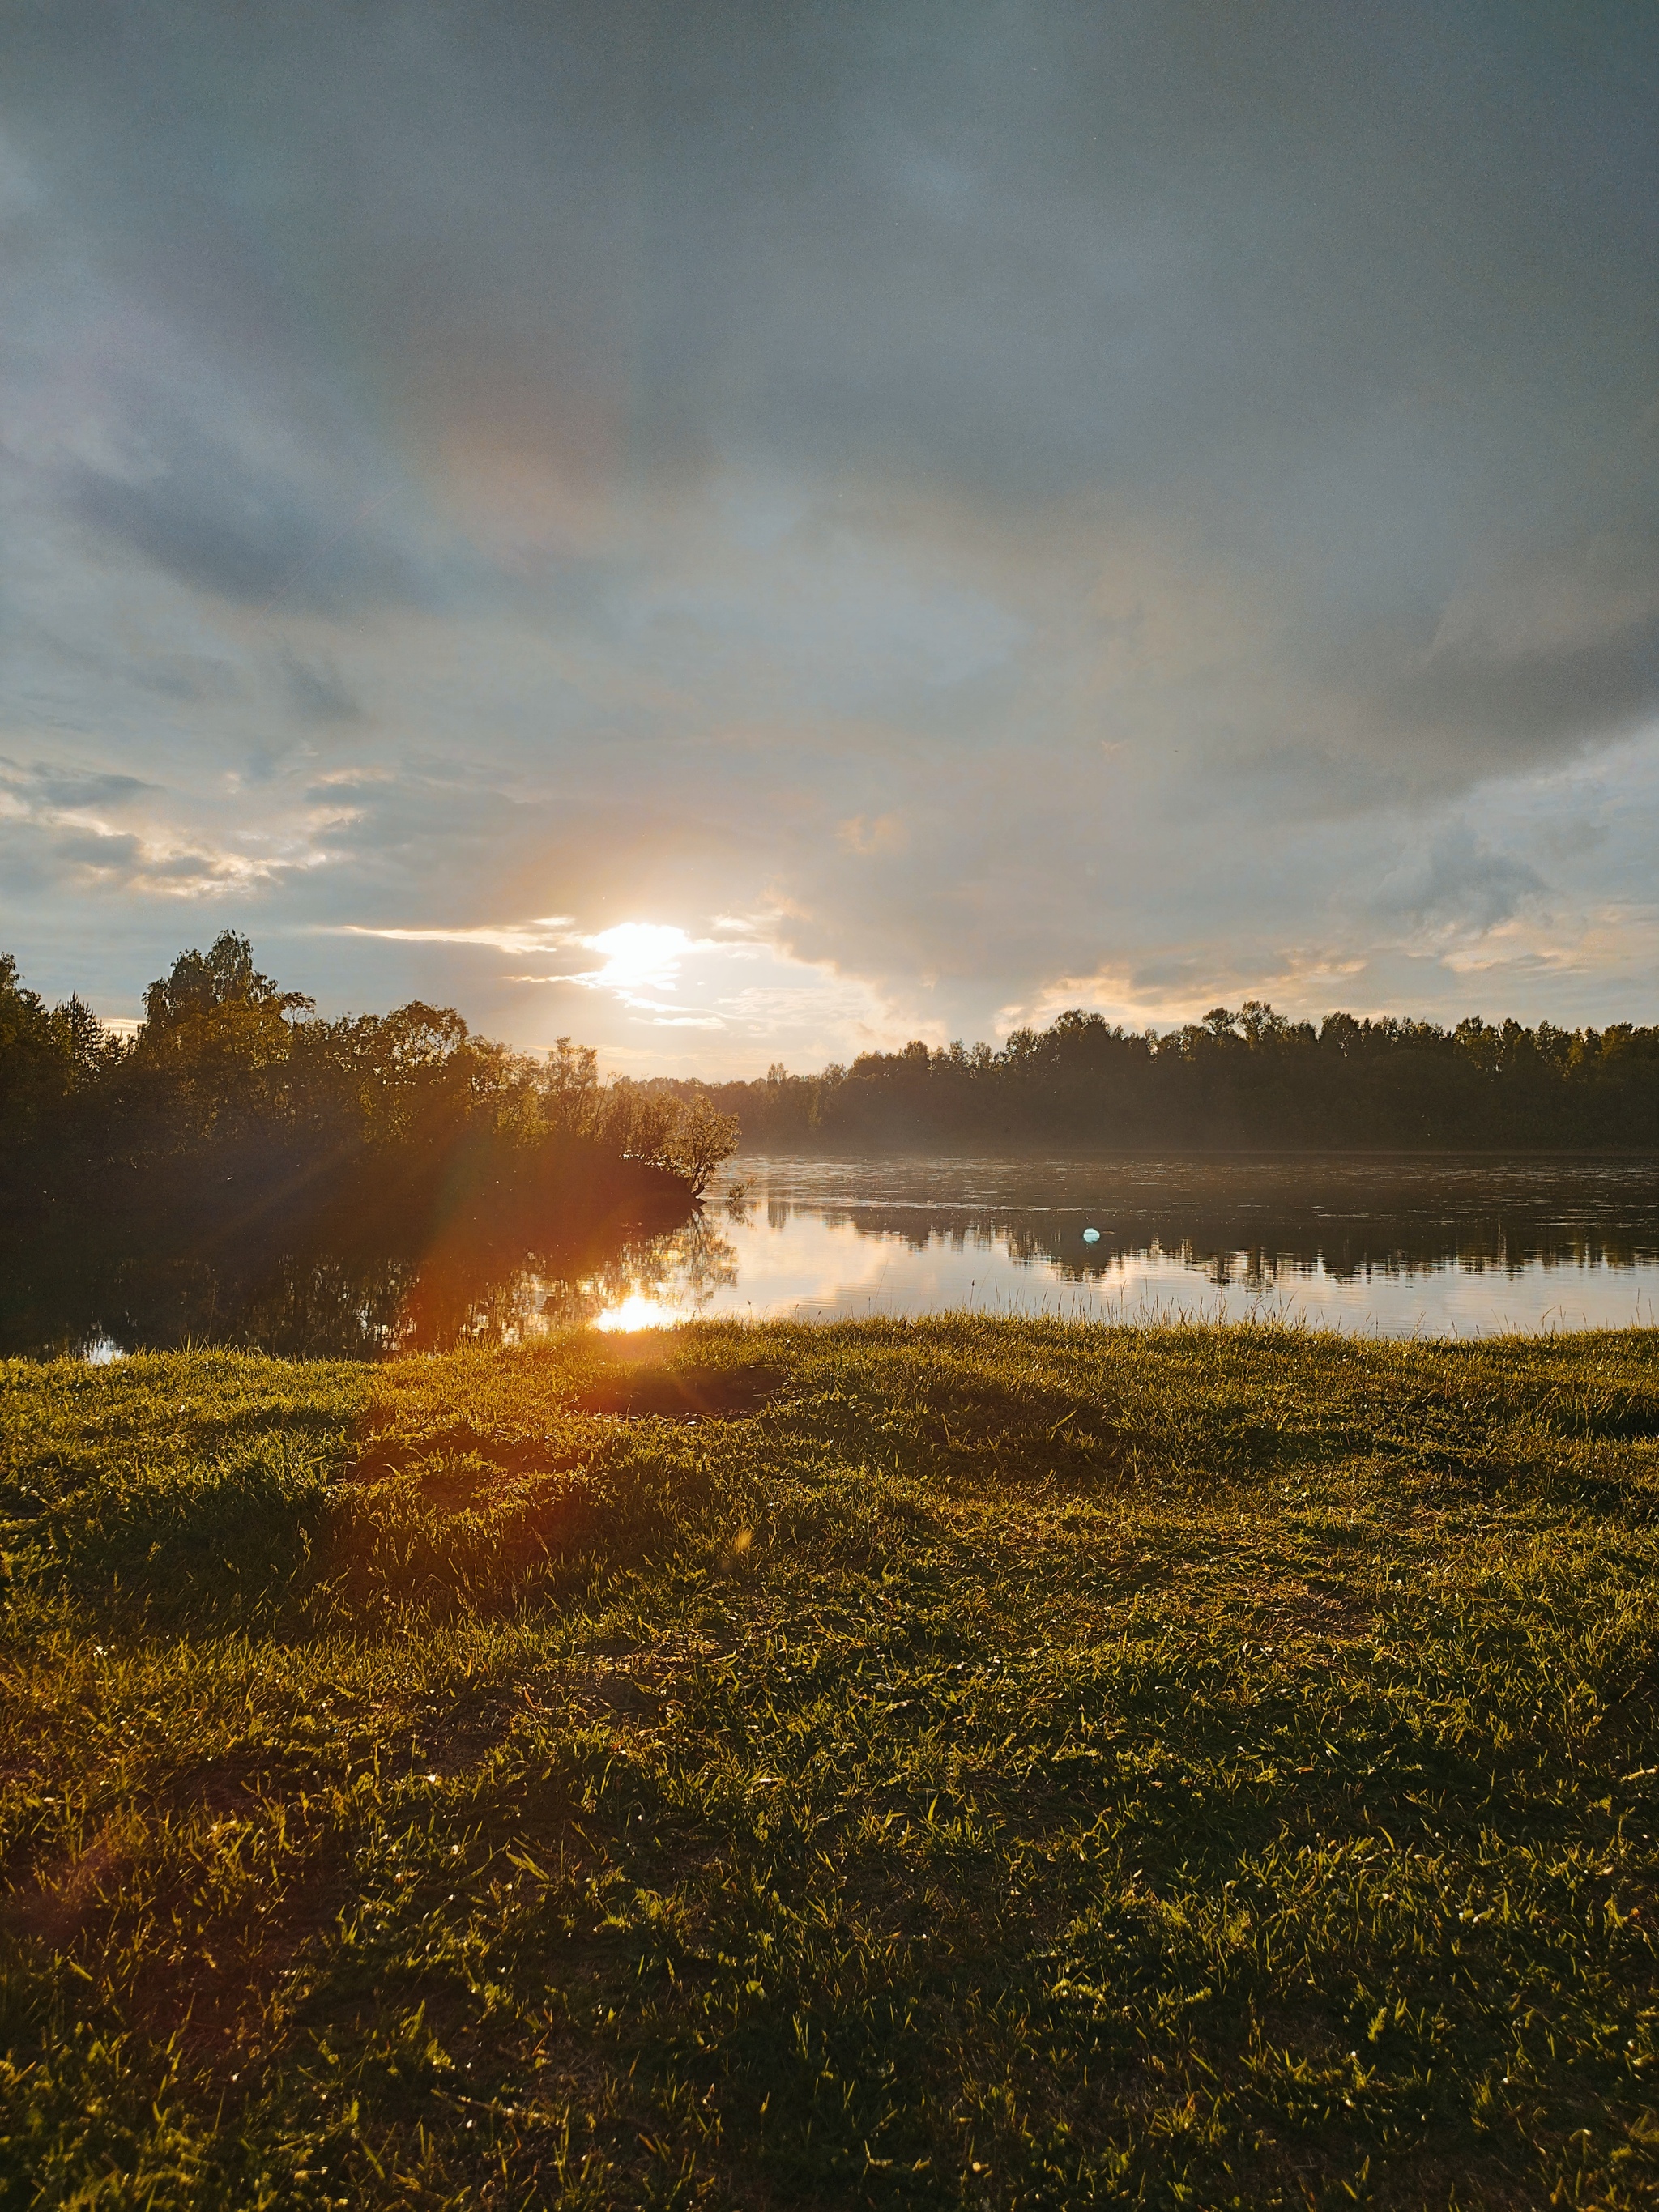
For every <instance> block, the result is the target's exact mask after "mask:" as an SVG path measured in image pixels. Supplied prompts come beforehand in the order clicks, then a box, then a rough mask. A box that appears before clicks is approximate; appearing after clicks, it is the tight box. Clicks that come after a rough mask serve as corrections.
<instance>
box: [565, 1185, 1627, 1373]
mask: <svg viewBox="0 0 1659 2212" xmlns="http://www.w3.org/2000/svg"><path fill="white" fill-rule="evenodd" d="M722 1191H723V1192H726V1193H731V1194H732V1195H731V1196H730V1197H725V1198H723V1197H722V1193H716V1194H714V1200H713V1202H712V1204H711V1207H710V1209H709V1212H710V1225H709V1231H710V1233H709V1236H708V1237H707V1238H706V1239H705V1241H704V1243H703V1245H702V1249H700V1251H699V1253H698V1254H697V1255H696V1267H695V1268H688V1269H686V1270H684V1272H683V1273H676V1272H675V1270H674V1269H673V1268H672V1267H670V1268H669V1269H667V1270H666V1271H665V1272H664V1271H661V1270H660V1269H659V1273H658V1275H657V1278H656V1279H654V1280H651V1279H647V1278H645V1277H644V1276H642V1277H641V1279H640V1281H639V1282H638V1283H637V1284H635V1285H632V1286H630V1289H629V1291H628V1293H627V1294H626V1295H625V1296H624V1297H623V1298H621V1299H620V1300H617V1299H614V1298H613V1299H612V1300H611V1303H610V1304H609V1306H608V1308H607V1310H606V1312H605V1314H604V1315H603V1316H600V1317H599V1318H600V1325H601V1326H611V1327H626V1326H629V1325H635V1326H637V1325H640V1324H641V1323H643V1322H647V1321H652V1320H672V1319H677V1318H679V1317H682V1316H686V1315H689V1314H691V1313H701V1314H706V1315H711V1316H713V1315H723V1314H744V1313H752V1314H755V1315H757V1316H762V1315H777V1316H793V1317H798V1318H801V1319H808V1318H811V1319H815V1320H817V1319H838V1318H842V1317H848V1316H858V1315H865V1314H886V1315H912V1314H923V1313H934V1312H939V1311H941V1310H950V1309H962V1308H966V1309H969V1310H974V1311H979V1312H986V1313H1012V1314H1052V1315H1059V1316H1066V1317H1075V1318H1079V1319H1093V1320H1105V1319H1113V1320H1119V1319H1121V1320H1138V1319H1146V1318H1152V1317H1160V1316H1161V1317H1170V1316H1179V1315H1202V1316H1212V1317H1225V1318H1227V1319H1230V1320H1238V1319H1243V1318H1244V1317H1246V1316H1250V1315H1258V1316H1259V1315H1261V1314H1264V1313H1273V1314H1280V1315H1283V1316H1286V1317H1291V1318H1295V1319H1297V1320H1299V1321H1303V1322H1307V1323H1309V1324H1311V1325H1315V1326H1318V1327H1323V1328H1343V1329H1350V1330H1359V1331H1363V1332H1368V1333H1381V1334H1425V1335H1431V1336H1442V1335H1446V1336H1449V1335H1470V1334H1490V1333H1492V1332H1495V1331H1499V1330H1506V1329H1525V1330H1541V1329H1559V1328H1599V1327H1624V1326H1627V1325H1629V1324H1630V1323H1632V1322H1641V1323H1645V1324H1651V1323H1652V1322H1654V1321H1655V1320H1656V1318H1659V1161H1652V1160H1644V1161H1628V1160H1621V1161H1617V1162H1607V1163H1596V1164H1583V1163H1577V1162H1573V1163H1566V1162H1559V1161H1553V1160H1538V1159H1530V1160H1527V1159H1520V1160H1510V1161H1493V1160H1492V1159H1490V1158H1482V1159H1478V1160H1462V1161H1459V1160H1445V1159H1440V1160H1424V1159H1400V1158H1396V1159H1387V1160H1378V1159H1376V1158H1325V1159H1313V1160H1310V1159H1307V1158H1283V1157H1280V1158H1259V1159H1240V1158H1230V1159H1216V1160H1207V1161H1152V1160H1130V1161H1121V1162H1116V1163H1103V1162H1101V1161H1099V1160H1085V1161H1079V1160H1066V1159H1051V1160H1009V1159H954V1158H953V1159H944V1158H891V1157H888V1158H877V1159H835V1160H811V1159H792V1158H747V1159H745V1158H738V1159H737V1160H735V1161H734V1162H732V1164H731V1172H730V1173H729V1175H728V1176H727V1178H726V1182H725V1184H724V1185H723V1186H722ZM1091 1230H1093V1231H1095V1232H1096V1234H1095V1235H1094V1236H1093V1237H1090V1236H1089V1235H1088V1233H1087V1232H1088V1231H1091ZM716 1248H719V1249H718V1250H717V1249H716Z"/></svg>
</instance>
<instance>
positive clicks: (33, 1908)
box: [0, 1830, 127, 1951]
mask: <svg viewBox="0 0 1659 2212" xmlns="http://www.w3.org/2000/svg"><path fill="white" fill-rule="evenodd" d="M126 1865H127V1855H126V1853H125V1850H123V1849H122V1848H121V1847H120V1846H119V1845H118V1844H117V1842H116V1841H115V1839H114V1838H112V1836H111V1835H110V1833H109V1832H108V1831H107V1830H106V1831H105V1832H103V1833H101V1834H100V1835H99V1836H98V1837H96V1838H94V1841H93V1842H92V1843H91V1844H88V1847H87V1849H86V1850H83V1851H80V1852H77V1853H76V1854H74V1855H72V1856H70V1857H64V1858H60V1859H59V1860H58V1862H57V1863H55V1864H53V1865H51V1866H48V1867H46V1868H43V1869H41V1870H40V1872H39V1873H38V1874H37V1875H35V1877H34V1879H33V1881H31V1882H29V1883H28V1884H27V1885H26V1886H25V1887H22V1888H21V1889H16V1890H14V1891H13V1892H12V1893H11V1895H10V1896H9V1898H8V1899H6V1901H5V1903H4V1905H0V1927H3V1929H5V1932H6V1933H7V1934H8V1935H9V1936H17V1937H21V1938H22V1939H23V1940H24V1941H26V1942H36V1943H43V1944H45V1945H46V1948H48V1949H49V1950H52V1951H69V1950H72V1949H73V1948H74V1947H75V1945H76V1943H78V1942H80V1940H81V1938H82V1936H84V1935H85V1933H86V1931H87V1929H88V1926H89V1925H90V1923H91V1922H92V1920H93V1917H94V1914H95V1913H96V1911H97V1909H98V1906H99V1905H100V1901H101V1899H102V1894H103V1892H104V1890H105V1888H106V1886H108V1887H113V1886H115V1885H117V1884H118V1882H119V1881H120V1878H121V1876H122V1874H123V1873H124V1872H125V1868H126Z"/></svg>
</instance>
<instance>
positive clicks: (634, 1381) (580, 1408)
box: [570, 1367, 789, 1421]
mask: <svg viewBox="0 0 1659 2212" xmlns="http://www.w3.org/2000/svg"><path fill="white" fill-rule="evenodd" d="M788 1379H789V1377H788V1375H787V1372H786V1370H784V1369H782V1368H781V1367H714V1368H707V1369H696V1368H678V1367H663V1368H654V1369H653V1368H648V1367H647V1368H622V1369H619V1370H617V1373H615V1374H614V1375H605V1376H596V1377H595V1378H594V1380H593V1381H592V1382H591V1383H587V1384H586V1386H585V1387H584V1388H583V1389H580V1390H579V1391H578V1392H577V1394H576V1395H575V1396H574V1398H573V1399H572V1400H571V1403H570V1410H571V1412H572V1413H588V1414H597V1415H600V1416H603V1417H604V1418H605V1419H616V1420H635V1421H637V1420H644V1419H652V1420H666V1421H731V1420H740V1419H743V1418H744V1416H745V1415H747V1414H750V1413H758V1412H759V1411H760V1409H761V1408H762V1407H763V1406H768V1405H770V1404H771V1402H772V1401H773V1400H774V1399H775V1398H776V1397H778V1396H779V1395H781V1392H782V1390H783V1388H784V1385H785V1383H787V1381H788Z"/></svg>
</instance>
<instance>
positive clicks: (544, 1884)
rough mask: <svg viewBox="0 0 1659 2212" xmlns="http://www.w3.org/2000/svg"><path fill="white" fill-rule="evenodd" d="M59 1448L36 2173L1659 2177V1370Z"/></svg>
mask: <svg viewBox="0 0 1659 2212" xmlns="http://www.w3.org/2000/svg"><path fill="white" fill-rule="evenodd" d="M630 1361H631V1362H632V1364H629V1363H630ZM693 1414H695V1415H696V1416H697V1418H695V1419H692V1418H688V1416H690V1415H693ZM0 1435H3V1449H4V1460H3V1469H0V1547H3V1550H4V1553H5V1555H6V1558H5V1574H6V1580H5V1583H4V1584H3V1589H4V1594H5V1600H6V1603H5V1612H4V1618H3V1640H0V1668H3V1676H0V1852H3V1870H0V1886H3V1890H4V1895H3V1901H0V1928H3V1933H0V2051H3V2057H0V2203H3V2204H4V2205H6V2206H7V2207H10V2206H14V2205H15V2206H21V2205H33V2204H43V2205H53V2206H57V2205H70V2204H74V2205H88V2206H90V2205H96V2206H98V2207H100V2208H106V2207H129V2206H131V2207H137V2206H145V2207H151V2208H157V2212H160V2208H165V2207H173V2206H180V2207H182V2206H190V2207H191V2208H195V2207H206V2206H218V2205H224V2206H235V2207H239V2208H240V2207H243V2206H250V2207H251V2206H263V2205H270V2206H276V2205H283V2206H286V2205H290V2204H292V2205H316V2206H321V2205H324V2204H334V2205H338V2206H342V2207H344V2206H350V2207H356V2206H360V2205H362V2206H371V2207H374V2206H392V2205H396V2206H398V2207H422V2208H424V2207H436V2206H441V2205H444V2206H454V2207H462V2206H465V2207H475V2206H479V2207H518V2206H532V2205H549V2206H561V2207H578V2206H580V2207H594V2208H598V2207H607V2206H612V2205H632V2204H636V2203H638V2204H649V2205H661V2206H666V2205H670V2204H672V2205H679V2206H688V2207H689V2206H704V2205H707V2206H711V2207H713V2206H725V2205H732V2206H754V2207H765V2206H784V2205H811V2206H826V2207H829V2206H840V2205H866V2204H868V2205H875V2206H881V2205H894V2206H897V2205H917V2206H924V2205H939V2206H948V2205H958V2204H960V2205H969V2206H978V2205H985V2206H995V2207H1002V2206H1015V2205H1018V2206H1028V2205H1029V2206H1036V2205H1048V2206H1057V2205H1067V2204H1069V2205H1085V2204H1103V2203H1105V2204H1110V2203H1133V2204H1136V2205H1142V2206H1164V2205H1170V2206H1174V2205H1194V2206H1206V2207H1208V2206H1226V2205H1237V2206H1250V2207H1256V2206H1276V2205H1284V2206H1304V2205H1320V2206H1327V2205H1329V2206H1337V2205H1343V2206H1346V2205H1350V2204H1353V2203H1359V2204H1369V2205H1377V2206H1397V2207H1407V2206H1409V2207H1428V2206H1433V2207H1449V2206H1452V2205H1454V2204H1455V2205H1458V2206H1463V2207H1474V2206H1477V2205H1493V2206H1499V2205H1501V2206H1516V2207H1533V2206H1543V2205H1548V2204H1561V2205H1572V2206H1579V2207H1585V2206H1590V2205H1598V2206H1607V2207H1615V2206H1633V2205H1638V2204H1649V2203H1655V2202H1656V2201H1659V2106H1656V2084H1655V2059H1656V2046H1659V1952H1656V1944H1659V1887H1656V1875H1659V1844H1656V1836H1659V1711H1656V1707H1655V1692H1656V1681H1659V1672H1656V1658H1659V1571H1656V1570H1659V1536H1656V1527H1659V1522H1656V1515H1659V1336H1656V1335H1655V1334H1647V1333H1643V1334H1621V1335H1606V1336H1596V1337H1563V1338H1559V1339H1556V1340H1541V1341H1522V1340H1506V1341H1500V1342H1491V1343H1486V1344H1479V1345H1471V1346H1458V1347H1450V1346H1437V1345H1426V1344H1415V1345H1399V1344H1362V1343H1356V1342H1352V1341H1346V1340H1336V1339H1333V1338H1328V1337H1315V1336H1308V1335H1303V1334H1297V1333H1294V1332H1290V1331H1283V1330H1271V1329H1268V1330H1260V1329H1258V1330H1204V1329H1173V1330H1168V1331H1151V1332H1136V1331H1133V1330H1105V1329H1091V1328H1066V1327H1064V1326H1061V1325H1059V1324H1045V1323H1035V1322H1033V1323H1025V1322H985V1321H977V1320H975V1321H969V1320H962V1321H953V1320H942V1321H939V1322H925V1323H918V1324H915V1325H914V1326H904V1325H896V1324H884V1323H871V1324H863V1325H857V1326H847V1327H837V1328H754V1329H738V1328H712V1327H711V1328H690V1329H688V1330H686V1331H684V1332H683V1333H681V1334H676V1335H674V1336H672V1337H666V1338H657V1339H650V1338H647V1339H641V1340H638V1341H637V1343H635V1344H634V1345H633V1346H632V1347H631V1350H630V1349H629V1347H627V1346H624V1345H623V1343H622V1342H621V1341H620V1340H615V1339H611V1340H605V1339H602V1338H598V1337H592V1336H586V1337H572V1338H570V1339H568V1340H564V1341H562V1342H561V1343H558V1344H556V1345H554V1346H550V1348H547V1349H538V1350H533V1351H523V1352H477V1353H471V1354H465V1355H461V1356H457V1357H454V1358H443V1359H431V1360H410V1361H407V1362H404V1363H401V1364H392V1365H389V1366H386V1367H381V1368H365V1367H355V1366H346V1365H327V1364H309V1365H307V1364H283V1363H281V1362H276V1361H270V1360H265V1359H262V1358H242V1357H237V1356H233V1355H228V1354H218V1353H205V1354H196V1355H180V1356H177V1357H167V1358H160V1357H158V1358H135V1359H131V1360H129V1361H127V1362H125V1363H123V1364H120V1365H118V1366H117V1367H114V1368H112V1369H103V1370H99V1369H92V1368H88V1367H84V1366H80V1365H76V1364H70V1363H67V1362H66V1363H62V1364H55V1365H46V1366H28V1365H24V1364H10V1365H8V1366H0Z"/></svg>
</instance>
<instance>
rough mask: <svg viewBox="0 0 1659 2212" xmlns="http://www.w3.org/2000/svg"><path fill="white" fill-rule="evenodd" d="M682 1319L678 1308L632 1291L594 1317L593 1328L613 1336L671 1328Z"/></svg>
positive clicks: (682, 1315) (641, 1292) (682, 1316)
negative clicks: (647, 1329)
mask: <svg viewBox="0 0 1659 2212" xmlns="http://www.w3.org/2000/svg"><path fill="white" fill-rule="evenodd" d="M684 1318H685V1316H684V1314H683V1313H682V1312H681V1311H680V1310H679V1308H678V1306H672V1305H668V1304H665V1302H664V1301H663V1300H662V1299H661V1298H651V1297H646V1295H645V1294H644V1292H643V1291H630V1292H629V1295H628V1297H625V1298H624V1299H623V1301H622V1303H621V1304H620V1305H614V1306H612V1307H611V1310H609V1312H607V1313H602V1314H599V1315H598V1316H595V1319H594V1322H593V1326H594V1328H602V1329H604V1330H605V1332H606V1333H607V1334H619V1333H621V1332H623V1331H625V1330H628V1329H632V1328H673V1327H674V1326H675V1325H676V1323H677V1322H682V1321H684Z"/></svg>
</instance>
